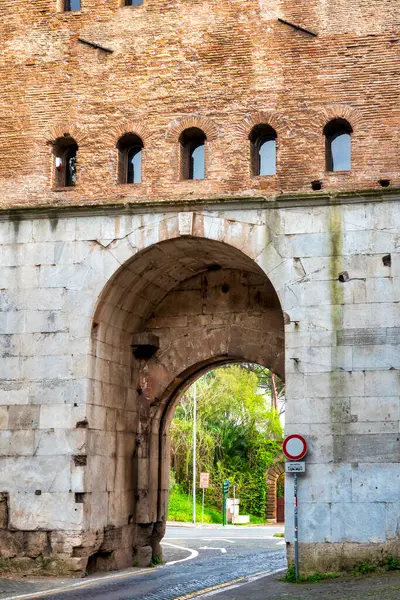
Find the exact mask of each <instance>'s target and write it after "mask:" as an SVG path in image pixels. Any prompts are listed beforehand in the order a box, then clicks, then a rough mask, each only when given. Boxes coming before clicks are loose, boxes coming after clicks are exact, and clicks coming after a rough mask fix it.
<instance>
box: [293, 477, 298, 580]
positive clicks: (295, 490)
mask: <svg viewBox="0 0 400 600" xmlns="http://www.w3.org/2000/svg"><path fill="white" fill-rule="evenodd" d="M293 490H294V572H295V576H296V581H297V580H298V578H299V501H298V497H297V473H294V481H293Z"/></svg>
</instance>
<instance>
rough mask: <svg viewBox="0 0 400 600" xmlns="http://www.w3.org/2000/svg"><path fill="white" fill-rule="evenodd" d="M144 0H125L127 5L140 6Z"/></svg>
mask: <svg viewBox="0 0 400 600" xmlns="http://www.w3.org/2000/svg"><path fill="white" fill-rule="evenodd" d="M140 4H143V0H125V6H139V5H140Z"/></svg>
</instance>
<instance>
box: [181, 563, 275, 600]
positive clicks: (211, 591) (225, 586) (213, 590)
mask: <svg viewBox="0 0 400 600" xmlns="http://www.w3.org/2000/svg"><path fill="white" fill-rule="evenodd" d="M284 571H286V568H285V569H276V570H275V571H262V572H261V573H255V574H254V575H250V576H246V577H239V578H238V579H233V580H232V581H228V582H226V583H220V584H218V585H213V586H211V587H209V588H204V589H203V590H199V591H198V592H192V593H191V594H186V595H185V596H179V597H178V598H174V600H192V598H207V596H215V595H216V594H221V593H222V592H226V591H227V590H233V589H235V588H237V587H241V586H242V585H246V584H247V583H252V582H253V581H257V579H262V578H263V577H270V576H271V575H276V574H277V573H283V572H284Z"/></svg>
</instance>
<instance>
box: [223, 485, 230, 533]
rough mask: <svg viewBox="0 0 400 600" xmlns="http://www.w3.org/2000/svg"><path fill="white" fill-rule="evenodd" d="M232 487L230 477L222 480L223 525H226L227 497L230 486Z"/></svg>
mask: <svg viewBox="0 0 400 600" xmlns="http://www.w3.org/2000/svg"><path fill="white" fill-rule="evenodd" d="M230 487H231V482H230V481H229V479H225V480H224V481H223V482H222V525H223V526H224V527H225V525H226V497H227V495H228V492H229V488H230Z"/></svg>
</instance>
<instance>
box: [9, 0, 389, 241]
mask: <svg viewBox="0 0 400 600" xmlns="http://www.w3.org/2000/svg"><path fill="white" fill-rule="evenodd" d="M58 4H59V2H57V0H35V2H34V3H31V5H29V7H28V6H27V4H26V3H25V2H23V1H22V0H9V1H8V2H7V1H3V3H2V11H3V13H2V14H3V18H2V21H1V24H0V35H1V39H2V40H3V42H4V51H3V52H2V54H1V57H0V77H1V81H2V88H1V91H0V97H1V102H0V116H1V118H0V144H1V149H2V151H1V161H0V181H1V186H0V190H1V191H0V203H1V206H2V207H10V206H17V205H18V206H27V205H29V206H35V205H36V206H37V205H47V206H49V205H57V206H59V205H76V204H80V205H92V204H98V203H101V204H115V203H122V204H124V203H146V202H149V201H150V202H160V201H171V200H175V201H179V200H185V201H186V200H187V199H190V198H204V199H215V198H222V197H223V198H242V199H243V198H251V197H255V198H259V197H275V196H277V197H279V196H280V195H281V194H282V193H289V194H290V193H299V192H301V193H306V194H308V193H310V194H312V195H314V196H315V195H316V196H318V193H316V192H312V190H311V182H312V181H314V180H321V181H322V182H323V190H326V191H329V192H331V191H335V192H337V191H341V190H347V191H348V190H355V189H375V190H376V189H379V187H380V184H379V183H378V180H380V179H389V180H390V182H391V185H399V183H400V174H399V163H398V156H399V153H400V148H399V143H400V142H399V140H400V135H399V134H400V131H399V110H398V97H399V95H398V82H399V79H398V50H397V48H398V31H397V30H398V27H399V24H400V14H399V12H400V10H399V3H398V1H397V0H363V1H362V2H360V1H359V0H350V1H349V0H337V1H336V2H333V3H332V2H326V1H324V0H246V2H245V4H244V3H243V1H242V0H241V1H239V0H196V2H191V6H190V10H189V11H188V10H187V2H186V1H185V0H174V2H170V0H144V2H143V4H142V5H141V6H133V7H121V2H120V0H82V10H81V11H79V12H70V13H63V12H59V11H58ZM349 15H351V17H350V18H349ZM278 18H282V19H285V20H287V21H290V22H293V23H294V24H297V25H301V26H303V27H305V28H307V29H309V30H311V31H312V32H315V33H317V36H316V37H314V36H312V35H309V34H307V33H304V32H301V31H298V30H295V29H294V28H293V27H290V26H288V25H286V24H284V23H282V22H280V21H278ZM396 28H397V29H396ZM79 38H80V39H83V40H85V41H89V42H94V43H97V44H100V45H102V46H103V47H105V48H107V49H110V50H112V51H113V52H112V53H107V52H104V51H102V50H98V49H95V48H93V47H90V46H88V45H87V44H84V43H81V42H80V41H79ZM334 117H343V118H346V119H347V120H348V121H349V122H350V124H351V126H352V128H353V135H352V144H353V156H352V170H351V171H350V172H343V173H336V174H335V173H328V172H326V169H325V149H324V136H323V134H322V131H323V128H324V125H325V124H326V123H327V122H328V121H329V120H330V119H332V118H334ZM259 123H269V124H270V125H272V126H273V127H274V128H275V129H276V132H277V134H278V163H277V174H276V176H271V177H252V176H251V174H250V144H249V140H248V136H249V133H250V131H251V129H252V127H253V126H254V125H256V124H259ZM193 124H194V125H196V126H198V127H200V128H201V129H203V130H204V131H205V133H206V135H207V165H206V174H207V178H206V179H205V180H204V181H180V180H179V165H178V162H179V161H178V154H179V145H178V138H179V134H180V132H181V131H182V130H183V129H184V128H185V127H188V126H191V125H193ZM126 132H134V133H136V134H138V135H139V136H140V137H141V138H142V140H143V143H144V156H143V182H142V183H141V184H137V185H129V186H127V185H119V184H118V183H117V154H118V152H117V149H116V142H117V140H118V138H119V137H120V136H121V135H122V134H124V133H126ZM66 133H67V134H69V135H71V136H73V137H74V139H75V140H76V142H77V144H78V146H79V151H78V179H77V185H76V187H75V188H73V189H62V190H55V189H53V188H52V185H53V184H52V180H53V175H54V173H53V172H52V169H53V167H54V165H53V162H54V156H53V155H52V143H53V142H54V141H55V140H56V139H57V138H58V137H60V136H61V137H63V135H64V134H66ZM103 237H105V236H104V235H103Z"/></svg>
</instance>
